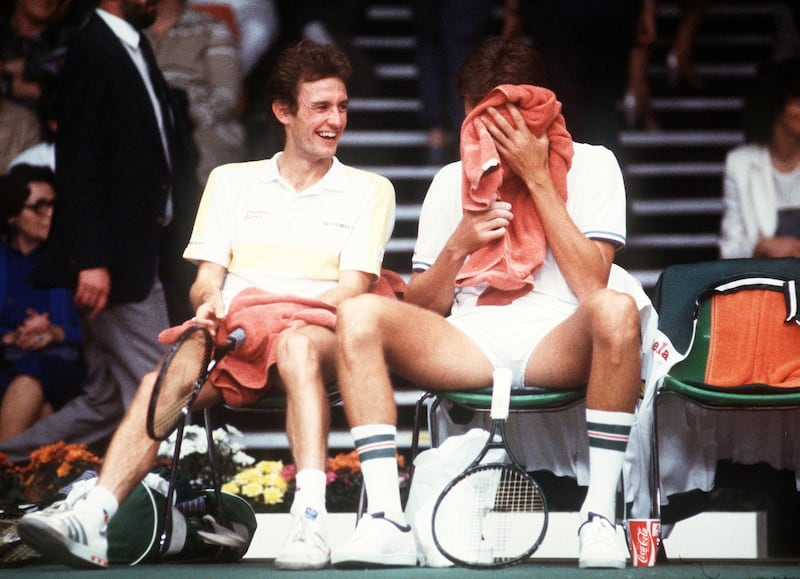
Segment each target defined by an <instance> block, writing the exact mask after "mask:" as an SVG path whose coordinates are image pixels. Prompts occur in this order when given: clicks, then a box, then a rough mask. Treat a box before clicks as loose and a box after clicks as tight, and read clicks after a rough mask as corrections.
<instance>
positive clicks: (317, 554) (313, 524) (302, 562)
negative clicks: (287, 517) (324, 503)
mask: <svg viewBox="0 0 800 579" xmlns="http://www.w3.org/2000/svg"><path fill="white" fill-rule="evenodd" d="M326 536H327V532H326V530H325V525H324V522H323V520H322V517H321V516H320V513H318V512H317V511H316V510H314V509H312V508H311V507H306V508H305V510H304V511H303V512H302V513H300V514H295V515H293V516H292V528H291V530H290V531H289V536H288V537H287V538H286V543H284V545H283V548H282V549H281V550H280V552H279V553H278V556H277V557H276V558H275V567H277V568H278V569H322V568H323V567H325V566H327V565H328V562H329V561H330V560H331V550H330V547H328V541H327V539H326Z"/></svg>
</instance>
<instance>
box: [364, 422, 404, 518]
mask: <svg viewBox="0 0 800 579" xmlns="http://www.w3.org/2000/svg"><path fill="white" fill-rule="evenodd" d="M350 432H351V434H352V435H353V441H354V442H355V446H356V451H358V459H359V460H360V461H361V474H362V475H363V476H364V485H365V486H366V489H367V511H368V512H370V513H379V512H384V513H386V515H387V516H388V517H389V518H390V519H392V520H393V521H395V522H398V523H405V517H404V516H403V507H402V505H401V503H400V487H399V485H398V473H397V441H396V437H397V428H396V427H395V426H393V425H391V424H367V425H364V426H356V427H354V428H352V429H351V430H350Z"/></svg>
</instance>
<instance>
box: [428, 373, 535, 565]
mask: <svg viewBox="0 0 800 579" xmlns="http://www.w3.org/2000/svg"><path fill="white" fill-rule="evenodd" d="M501 372H502V374H501ZM510 395H511V378H510V374H509V373H507V370H506V369H504V368H500V369H498V370H496V371H495V376H494V387H493V389H492V407H491V417H492V426H491V428H490V430H489V436H488V438H487V439H486V443H485V444H484V445H483V448H482V449H481V450H480V452H479V453H478V455H477V456H476V457H475V458H474V459H473V460H472V462H471V463H470V464H469V466H467V468H465V469H464V470H463V471H461V473H460V474H459V475H458V476H456V477H455V478H454V479H453V480H451V481H450V482H449V483H448V484H447V486H446V487H445V488H444V489H443V490H442V492H441V493H439V496H438V497H437V499H436V503H435V504H434V506H433V512H432V513H431V531H432V535H433V542H434V544H435V545H436V548H437V549H438V550H439V552H440V553H442V555H444V556H445V557H447V558H448V559H449V560H450V561H452V562H453V563H455V564H456V565H458V566H460V567H468V568H471V569H500V568H503V567H510V566H512V565H516V564H517V563H520V562H521V561H522V560H524V559H526V558H528V557H530V556H531V555H532V554H533V553H534V552H535V551H536V549H538V548H539V545H540V544H541V543H542V541H543V540H544V536H545V534H546V532H547V523H548V508H547V501H546V499H545V496H544V493H543V492H542V489H541V487H540V486H539V484H538V483H537V482H536V481H535V480H534V478H533V477H532V476H531V475H530V474H528V472H527V471H526V470H525V469H524V468H522V466H521V465H520V463H519V461H518V460H517V457H516V456H515V455H514V453H513V452H512V451H511V448H510V447H509V445H508V441H507V439H506V428H505V425H506V419H507V418H508V413H509V406H510ZM498 434H499V435H500V440H497V441H496V440H495V437H496V436H497V435H498ZM500 449H502V450H504V451H505V452H506V455H507V456H508V462H497V461H494V462H488V463H481V461H482V460H483V459H484V457H485V456H486V454H487V453H488V452H489V451H490V450H500ZM498 466H499V467H501V469H502V470H512V471H514V472H517V473H519V474H522V475H523V478H525V479H526V480H527V481H528V482H530V483H531V485H532V486H533V487H534V488H535V490H536V492H537V493H538V494H539V497H540V499H541V501H542V515H543V517H544V521H543V523H542V529H541V531H540V532H539V536H538V537H537V538H536V540H535V541H534V542H533V543H532V544H531V546H530V547H529V548H528V549H526V550H525V551H524V552H523V553H521V554H520V555H518V556H516V557H510V558H508V559H505V560H502V561H493V562H491V563H480V562H473V561H464V560H462V559H461V558H459V557H456V556H455V555H453V554H452V553H449V552H448V551H447V550H446V549H444V548H443V546H442V544H441V543H440V541H439V538H438V536H437V533H436V515H437V514H438V511H439V506H440V505H441V504H442V501H443V499H444V497H445V496H446V495H447V494H448V492H450V490H451V489H452V488H453V487H455V486H456V485H457V484H458V483H459V482H461V481H462V480H463V479H464V478H466V477H467V476H469V475H470V474H472V473H474V472H479V471H482V470H488V469H491V468H494V467H498Z"/></svg>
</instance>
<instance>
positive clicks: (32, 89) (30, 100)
mask: <svg viewBox="0 0 800 579" xmlns="http://www.w3.org/2000/svg"><path fill="white" fill-rule="evenodd" d="M60 3H61V0H14V8H13V11H12V12H11V14H10V16H8V17H7V18H4V19H2V20H0V62H2V64H3V68H2V83H0V87H2V93H3V94H4V95H6V96H7V97H8V98H10V99H11V100H13V101H14V102H17V103H20V104H23V105H25V106H27V107H28V108H30V109H32V110H34V111H35V110H36V107H37V103H38V101H39V98H40V96H41V91H42V83H43V82H44V81H45V80H46V79H47V78H48V77H52V76H57V75H58V74H59V71H60V70H61V66H62V63H63V59H64V54H65V53H66V45H67V42H68V30H66V29H65V28H63V27H61V26H60V25H59V22H58V21H57V16H59V15H60V13H59V12H58V9H59V5H60Z"/></svg>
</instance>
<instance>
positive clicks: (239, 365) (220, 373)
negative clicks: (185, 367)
mask: <svg viewBox="0 0 800 579" xmlns="http://www.w3.org/2000/svg"><path fill="white" fill-rule="evenodd" d="M404 289H405V281H404V280H403V278H402V277H401V276H399V275H398V274H396V273H394V272H392V271H390V270H383V271H382V272H381V277H380V278H379V279H378V280H377V281H376V282H375V284H374V285H373V287H372V290H371V293H374V294H377V295H382V296H384V297H389V298H391V299H397V295H398V294H402V293H403V291H404ZM308 324H313V325H316V326H322V327H323V328H329V329H331V330H333V329H335V327H336V307H335V306H332V305H330V304H327V303H325V302H323V301H320V300H318V299H315V298H302V297H298V296H293V295H280V294H273V293H269V292H265V291H263V290H260V289H257V288H248V289H246V290H243V291H241V292H240V293H239V294H237V295H236V297H235V298H233V301H232V302H231V306H230V308H228V313H227V315H226V317H225V319H224V320H222V323H221V324H220V327H219V330H218V332H217V336H216V339H217V342H218V343H223V342H224V341H225V339H226V338H227V337H228V333H230V332H231V331H233V330H234V329H235V328H242V329H243V330H244V331H245V334H246V336H247V338H246V339H245V341H244V344H243V345H242V347H241V348H239V349H238V350H235V351H233V352H231V353H230V354H229V355H227V356H226V357H225V358H223V359H222V361H220V363H219V364H218V365H217V367H216V368H214V370H213V371H212V372H211V376H210V380H211V382H213V384H214V385H215V386H216V387H217V388H220V390H221V391H222V395H223V397H224V398H225V402H226V403H227V404H230V405H231V406H244V405H247V404H252V403H253V402H255V401H256V400H258V399H259V398H261V397H262V396H264V394H265V393H266V392H267V388H268V384H267V378H268V375H269V369H270V368H271V367H272V366H273V365H274V364H275V362H276V359H277V354H276V345H277V338H278V336H279V335H280V333H281V332H283V331H284V330H288V329H297V328H301V327H303V326H306V325H308ZM194 325H195V322H194V321H192V320H188V321H186V322H184V323H183V324H181V325H180V326H174V327H171V328H167V329H166V330H164V331H162V332H161V333H159V335H158V341H159V342H161V343H162V344H171V343H173V342H175V340H177V339H178V337H179V336H180V335H181V334H182V333H183V332H184V330H186V329H188V328H189V327H191V326H194Z"/></svg>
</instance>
